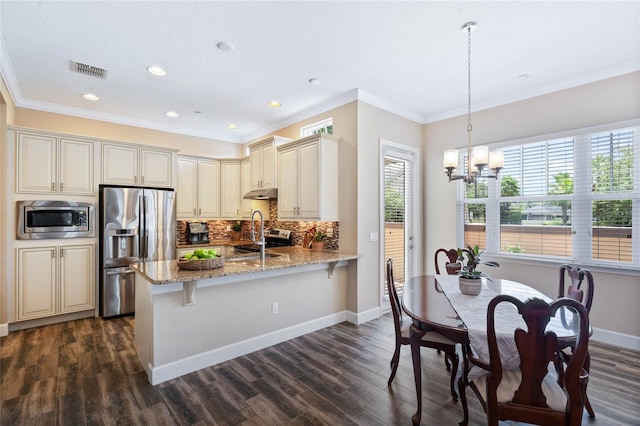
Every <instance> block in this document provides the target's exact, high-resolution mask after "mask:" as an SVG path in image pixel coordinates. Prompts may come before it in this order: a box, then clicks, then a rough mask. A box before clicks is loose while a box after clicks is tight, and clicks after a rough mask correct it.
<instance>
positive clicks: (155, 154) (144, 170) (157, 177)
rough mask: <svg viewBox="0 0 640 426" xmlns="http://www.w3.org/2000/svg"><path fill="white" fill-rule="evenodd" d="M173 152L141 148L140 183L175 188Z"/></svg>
mask: <svg viewBox="0 0 640 426" xmlns="http://www.w3.org/2000/svg"><path fill="white" fill-rule="evenodd" d="M172 165H173V158H172V154H171V152H166V151H155V150H147V149H141V150H140V185H142V186H154V187H161V188H173V182H172V173H173V168H172Z"/></svg>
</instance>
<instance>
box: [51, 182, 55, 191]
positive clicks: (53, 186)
mask: <svg viewBox="0 0 640 426" xmlns="http://www.w3.org/2000/svg"><path fill="white" fill-rule="evenodd" d="M51 190H52V191H53V192H55V191H56V183H55V182H51Z"/></svg>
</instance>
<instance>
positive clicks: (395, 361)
mask: <svg viewBox="0 0 640 426" xmlns="http://www.w3.org/2000/svg"><path fill="white" fill-rule="evenodd" d="M398 364H400V345H399V344H397V343H396V350H395V352H394V353H393V357H392V358H391V376H389V380H388V381H387V386H391V382H393V379H394V377H396V371H398Z"/></svg>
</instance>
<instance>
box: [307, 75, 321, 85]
mask: <svg viewBox="0 0 640 426" xmlns="http://www.w3.org/2000/svg"><path fill="white" fill-rule="evenodd" d="M320 83H321V81H320V79H319V78H315V77H314V78H311V79H309V84H312V85H314V86H317V85H319V84H320Z"/></svg>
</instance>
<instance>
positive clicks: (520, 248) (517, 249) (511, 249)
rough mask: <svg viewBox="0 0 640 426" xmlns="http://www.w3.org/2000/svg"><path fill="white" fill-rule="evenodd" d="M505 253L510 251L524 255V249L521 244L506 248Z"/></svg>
mask: <svg viewBox="0 0 640 426" xmlns="http://www.w3.org/2000/svg"><path fill="white" fill-rule="evenodd" d="M504 251H508V252H509V253H524V249H523V248H522V247H520V244H516V245H508V246H506V247H505V248H504Z"/></svg>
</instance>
